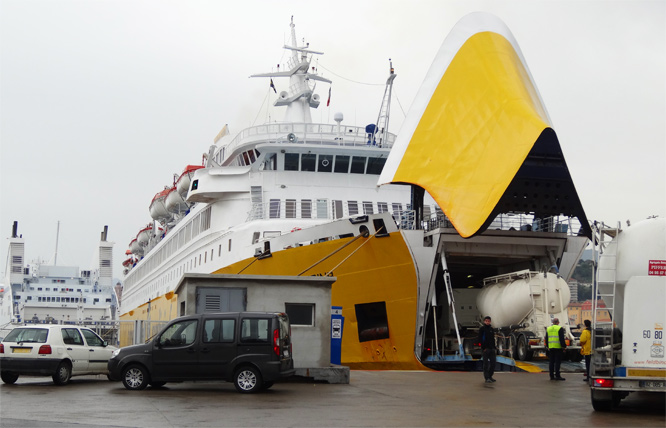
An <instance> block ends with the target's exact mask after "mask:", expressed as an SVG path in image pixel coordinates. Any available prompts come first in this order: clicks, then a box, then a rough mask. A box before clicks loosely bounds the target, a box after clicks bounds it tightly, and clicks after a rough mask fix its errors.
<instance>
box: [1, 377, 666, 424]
mask: <svg viewBox="0 0 666 428" xmlns="http://www.w3.org/2000/svg"><path fill="white" fill-rule="evenodd" d="M565 376H566V378H567V380H566V381H565V382H556V381H550V380H549V378H548V373H527V372H502V373H496V374H495V378H496V379H497V382H496V383H492V384H486V383H484V381H483V375H482V374H481V373H479V372H434V371H420V372H391V371H356V370H353V371H352V372H351V381H350V384H349V385H329V384H322V383H311V382H305V381H303V382H288V383H279V384H276V385H274V386H273V388H271V389H270V390H268V391H265V392H262V393H259V394H254V395H244V394H239V393H237V392H236V390H235V388H234V386H233V384H231V383H224V382H197V383H193V382H186V383H180V384H167V385H166V386H165V387H162V388H148V389H146V390H144V391H127V390H125V388H124V387H123V386H122V384H121V383H118V382H109V381H108V380H106V377H103V376H89V377H83V378H74V379H73V380H72V382H71V383H70V384H69V385H66V386H64V387H57V386H54V385H53V383H52V382H51V379H50V378H29V377H23V378H20V379H19V381H18V382H17V384H15V385H4V384H2V385H0V426H2V427H53V428H60V427H75V428H83V427H218V426H233V427H246V426H262V427H263V426H265V427H269V426H270V427H283V426H291V427H314V426H316V427H323V426H326V427H343V426H344V427H348V426H363V427H407V426H409V427H426V426H428V427H430V426H432V427H435V426H461V427H462V426H491V427H495V426H506V427H519V426H520V427H522V426H530V427H532V426H539V427H546V426H567V427H588V426H604V427H625V426H642V427H650V426H656V427H664V426H666V409H665V407H666V406H665V396H664V394H646V395H639V394H632V395H630V396H629V397H628V398H627V399H625V400H623V401H622V403H621V405H620V407H619V408H618V409H617V410H616V411H614V412H612V413H598V412H595V411H594V410H592V407H591V405H590V391H589V388H588V386H587V384H586V383H584V382H583V381H582V374H580V373H567V374H566V375H565Z"/></svg>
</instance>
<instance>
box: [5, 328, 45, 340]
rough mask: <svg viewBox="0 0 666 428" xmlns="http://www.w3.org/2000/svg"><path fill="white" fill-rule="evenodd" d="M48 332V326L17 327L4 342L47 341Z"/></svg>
mask: <svg viewBox="0 0 666 428" xmlns="http://www.w3.org/2000/svg"><path fill="white" fill-rule="evenodd" d="M48 334H49V330H48V329H46V328H15V329H14V330H12V331H11V332H10V333H9V334H8V335H7V337H5V340H4V341H3V342H23V343H46V338H47V337H48Z"/></svg>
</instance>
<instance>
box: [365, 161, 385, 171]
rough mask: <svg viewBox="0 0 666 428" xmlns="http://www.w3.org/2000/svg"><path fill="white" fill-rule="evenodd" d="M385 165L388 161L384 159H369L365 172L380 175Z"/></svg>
mask: <svg viewBox="0 0 666 428" xmlns="http://www.w3.org/2000/svg"><path fill="white" fill-rule="evenodd" d="M385 163H386V159H384V158H368V167H367V169H366V170H365V173H366V174H375V175H379V174H381V173H382V169H384V164H385Z"/></svg>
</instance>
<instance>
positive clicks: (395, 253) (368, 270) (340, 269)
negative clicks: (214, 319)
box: [121, 232, 425, 370]
mask: <svg viewBox="0 0 666 428" xmlns="http://www.w3.org/2000/svg"><path fill="white" fill-rule="evenodd" d="M350 240H351V238H345V239H338V240H335V241H328V242H322V243H319V244H313V245H308V246H304V247H297V248H290V249H287V250H282V251H276V252H274V253H273V254H272V257H269V258H265V259H261V260H258V259H255V258H254V257H253V258H250V259H245V260H241V261H239V262H237V263H234V264H231V265H229V266H227V267H224V268H222V269H219V270H217V271H215V272H213V273H215V274H239V273H241V274H244V275H299V274H301V272H303V271H305V270H306V269H307V268H308V267H311V266H312V265H315V266H314V267H312V268H311V269H309V270H308V271H306V272H304V273H303V275H306V276H309V275H326V274H328V273H329V272H331V271H332V275H333V276H335V277H336V278H337V281H336V282H335V283H334V284H333V289H332V297H331V300H332V305H333V306H341V307H342V308H343V309H342V315H343V316H344V318H345V321H344V332H343V339H342V359H341V362H342V364H343V365H345V366H349V367H351V368H353V369H377V370H423V369H425V367H424V366H423V365H421V363H420V362H419V361H418V360H417V359H416V357H415V356H414V338H415V331H416V312H417V304H416V302H417V276H416V270H415V268H414V262H413V260H412V257H411V253H410V251H409V249H408V247H407V245H406V243H405V241H404V239H403V238H402V235H401V234H400V233H399V232H394V233H392V234H391V235H390V236H389V237H383V238H377V237H370V238H365V239H359V240H357V241H356V242H354V243H352V244H350V245H349V246H347V247H346V248H344V249H343V250H341V251H339V252H338V253H336V254H334V255H333V256H331V257H329V258H327V259H326V260H324V261H323V262H321V263H317V262H319V261H321V260H322V259H324V258H325V257H326V256H328V255H330V254H331V253H333V252H334V251H335V250H337V249H339V248H340V247H342V246H343V245H344V244H345V243H347V242H349V241H350ZM344 259H346V260H344ZM177 300H178V299H177V296H176V295H175V294H173V293H171V299H167V298H166V296H160V297H158V298H156V299H154V300H152V301H151V302H150V318H148V303H146V304H144V305H142V306H141V307H139V308H136V309H134V310H132V311H130V312H129V313H126V314H124V315H122V316H121V320H123V321H129V320H146V319H150V320H151V321H168V320H171V319H173V318H175V317H176V314H177V307H176V306H177V304H176V302H177ZM372 302H386V312H387V318H388V324H389V338H388V339H379V340H370V341H365V342H360V341H359V333H358V323H357V320H356V311H355V306H354V305H356V304H360V303H372ZM160 327H161V326H160V325H155V326H154V327H153V329H156V330H157V331H159V328H160ZM157 331H151V333H152V334H155V333H157ZM129 334H130V333H127V332H126V333H125V334H124V335H123V334H121V346H124V345H126V344H129V343H131V336H129ZM152 334H151V335H152ZM123 336H125V337H123ZM146 337H150V335H147V336H146Z"/></svg>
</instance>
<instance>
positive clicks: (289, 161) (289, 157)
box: [284, 153, 298, 171]
mask: <svg viewBox="0 0 666 428" xmlns="http://www.w3.org/2000/svg"><path fill="white" fill-rule="evenodd" d="M284 170H285V171H298V153H285V155H284Z"/></svg>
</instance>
